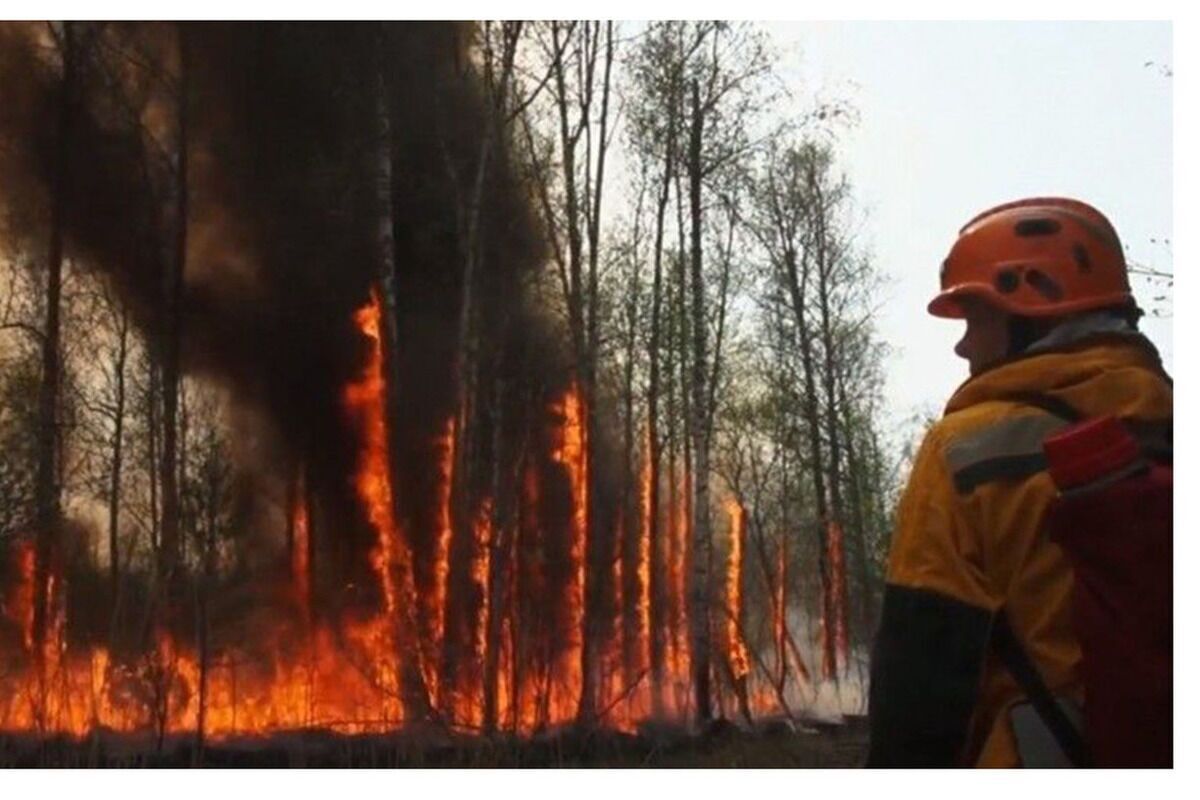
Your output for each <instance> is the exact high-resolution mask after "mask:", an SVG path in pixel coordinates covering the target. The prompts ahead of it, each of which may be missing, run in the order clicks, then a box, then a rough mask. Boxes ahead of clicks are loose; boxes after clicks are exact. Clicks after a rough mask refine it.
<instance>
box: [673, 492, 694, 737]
mask: <svg viewBox="0 0 1200 800" xmlns="http://www.w3.org/2000/svg"><path fill="white" fill-rule="evenodd" d="M688 478H689V476H688V475H687V474H684V476H683V483H682V485H681V486H679V487H678V488H677V489H676V491H675V492H674V498H673V503H672V512H671V517H672V519H673V521H674V522H673V524H672V525H671V530H670V536H671V540H670V543H669V545H670V546H669V552H670V556H669V558H668V559H667V565H668V572H669V575H668V587H667V591H668V594H669V596H670V600H669V609H670V610H669V613H670V625H669V628H668V634H669V640H670V642H671V647H670V649H669V651H668V652H669V654H670V656H669V661H668V668H669V671H670V683H671V685H672V686H673V687H674V689H675V691H674V692H673V693H672V697H671V699H672V701H673V702H674V708H673V709H672V711H673V713H675V714H676V715H682V714H683V713H684V712H685V709H686V708H687V703H688V699H689V698H688V696H687V689H688V685H689V684H690V682H691V669H692V659H691V648H690V642H689V638H688V608H687V573H688V569H689V564H690V560H689V555H690V552H689V544H690V541H689V534H690V532H691V498H690V495H689V494H688V486H689V484H690V480H688Z"/></svg>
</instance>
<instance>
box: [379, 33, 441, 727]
mask: <svg viewBox="0 0 1200 800" xmlns="http://www.w3.org/2000/svg"><path fill="white" fill-rule="evenodd" d="M385 45H386V43H385V41H384V33H383V32H382V31H381V32H380V33H379V34H378V39H377V41H376V42H375V47H376V64H375V75H374V79H375V136H376V141H375V152H374V154H373V155H374V173H375V174H374V178H375V205H376V208H375V213H376V215H377V216H376V225H375V235H376V253H377V258H378V271H377V276H378V281H379V288H380V294H381V295H382V301H383V330H382V331H381V334H382V338H383V342H382V344H383V361H384V375H385V389H384V408H385V419H386V422H387V442H388V457H389V461H390V463H389V464H388V467H389V472H390V473H391V477H392V486H393V487H397V486H398V485H399V482H398V480H397V478H398V477H399V475H400V464H399V461H400V456H399V454H400V441H399V435H398V427H399V425H398V423H399V420H400V410H399V399H400V387H401V383H400V360H399V339H400V336H399V330H398V325H399V320H398V312H397V308H398V303H397V297H396V240H395V234H394V231H393V226H394V224H395V220H394V215H393V211H392V186H393V182H392V181H393V179H392V174H393V170H392V121H391V104H390V102H389V100H388V95H387V81H386V80H385V77H384V70H383V63H384V51H385ZM401 511H402V509H401V506H400V492H399V491H397V490H395V489H393V491H392V516H393V518H394V519H397V520H400V519H403V518H404V517H403V514H402V513H401ZM401 538H403V537H401ZM396 544H397V550H398V551H399V553H400V555H399V558H398V559H397V561H398V562H399V563H398V564H397V565H396V567H397V571H398V573H399V575H398V577H399V586H400V596H401V600H400V605H401V607H402V608H401V612H400V615H401V618H400V619H399V620H397V621H396V624H397V627H398V629H399V641H398V648H399V650H400V652H399V653H398V656H399V657H400V658H401V659H402V667H401V684H402V685H401V691H402V693H403V695H404V704H405V709H406V713H411V714H412V716H413V718H415V719H418V720H424V719H428V718H429V716H430V708H431V706H430V697H429V689H428V686H427V684H426V682H425V663H426V661H427V660H428V659H430V658H432V657H433V654H431V653H425V652H423V650H422V648H421V645H420V642H419V636H418V634H417V627H416V617H415V609H414V608H413V604H414V601H415V599H416V589H415V585H414V580H415V578H414V575H413V571H412V566H413V565H412V549H411V547H410V546H409V543H408V542H407V541H399V542H397V543H396Z"/></svg>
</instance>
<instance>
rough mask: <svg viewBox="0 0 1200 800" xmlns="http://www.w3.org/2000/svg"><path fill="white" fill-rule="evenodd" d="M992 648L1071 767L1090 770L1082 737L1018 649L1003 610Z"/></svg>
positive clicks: (1027, 659) (997, 619)
mask: <svg viewBox="0 0 1200 800" xmlns="http://www.w3.org/2000/svg"><path fill="white" fill-rule="evenodd" d="M992 646H993V647H994V648H995V650H996V654H997V655H999V656H1000V660H1001V661H1003V662H1004V666H1005V667H1007V668H1008V671H1009V673H1011V674H1012V676H1013V678H1015V679H1016V681H1017V685H1019V686H1020V687H1021V690H1022V691H1024V692H1025V695H1026V697H1028V698H1029V702H1030V703H1032V704H1033V707H1034V709H1035V710H1036V711H1037V712H1038V716H1040V717H1041V718H1042V722H1044V723H1045V724H1046V727H1047V728H1049V729H1050V733H1051V734H1053V736H1054V739H1055V741H1057V742H1058V746H1059V747H1061V748H1062V751H1063V753H1064V754H1065V755H1066V756H1067V758H1068V759H1070V761H1071V763H1072V764H1073V765H1075V766H1076V767H1091V766H1094V764H1093V761H1092V755H1091V752H1090V751H1089V749H1088V746H1087V743H1086V742H1084V740H1083V735H1082V734H1081V733H1080V732H1079V729H1078V728H1076V727H1075V725H1074V724H1072V722H1071V720H1069V719H1068V718H1067V715H1066V714H1065V713H1064V712H1063V710H1062V707H1060V706H1059V704H1058V701H1056V700H1055V699H1054V695H1053V694H1052V693H1051V692H1050V689H1049V688H1048V687H1047V686H1046V682H1045V681H1044V680H1042V675H1041V673H1040V672H1038V669H1037V667H1036V666H1034V664H1033V662H1032V661H1031V660H1030V659H1029V656H1028V654H1026V652H1025V649H1024V648H1023V647H1021V643H1020V641H1019V640H1018V639H1017V635H1016V633H1014V632H1013V629H1012V626H1011V625H1009V623H1008V618H1007V617H1006V616H1005V614H1004V611H1003V610H1001V611H999V612H997V614H996V618H995V620H994V621H993V623H992Z"/></svg>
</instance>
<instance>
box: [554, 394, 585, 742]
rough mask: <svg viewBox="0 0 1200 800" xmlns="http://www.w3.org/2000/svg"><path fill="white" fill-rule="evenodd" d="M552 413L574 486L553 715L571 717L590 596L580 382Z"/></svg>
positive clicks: (559, 452)
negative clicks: (563, 640)
mask: <svg viewBox="0 0 1200 800" xmlns="http://www.w3.org/2000/svg"><path fill="white" fill-rule="evenodd" d="M551 412H552V413H553V414H555V415H556V416H557V417H559V418H561V419H562V425H561V427H560V428H559V436H558V439H559V441H558V445H557V447H556V448H555V450H554V452H553V454H552V457H553V458H554V460H555V461H556V462H557V463H559V464H561V465H562V466H563V467H564V468H565V469H566V472H567V477H568V479H569V481H570V486H571V523H570V533H569V537H570V538H569V554H568V557H569V558H570V564H571V580H570V581H569V583H568V586H567V590H566V596H565V597H564V598H563V600H564V602H565V604H566V608H567V618H568V620H569V622H568V626H569V633H568V637H569V638H568V641H567V647H566V648H565V649H564V652H563V656H562V661H561V670H560V676H561V677H560V681H559V686H558V687H557V688H558V691H557V692H556V695H557V696H556V698H555V700H554V703H553V705H554V711H553V715H554V717H555V718H556V719H569V718H570V717H571V715H572V711H573V709H574V707H575V705H576V704H577V703H578V701H579V697H580V693H581V692H582V690H583V636H584V631H583V622H584V598H585V597H586V596H587V595H586V592H587V558H586V554H587V521H588V480H587V460H586V459H587V443H586V441H585V436H586V428H585V426H584V415H585V413H586V411H585V408H584V402H583V397H582V395H581V394H580V391H579V386H578V384H576V383H572V384H571V385H570V387H568V388H567V390H566V391H565V392H564V393H563V395H562V397H561V399H559V400H558V401H557V402H555V403H554V404H553V405H552V407H551Z"/></svg>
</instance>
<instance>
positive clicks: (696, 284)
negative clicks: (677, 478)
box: [688, 82, 712, 724]
mask: <svg viewBox="0 0 1200 800" xmlns="http://www.w3.org/2000/svg"><path fill="white" fill-rule="evenodd" d="M703 136H704V116H703V112H702V111H701V108H700V87H699V85H698V84H697V83H695V82H693V83H692V118H691V132H690V136H689V141H688V179H689V184H690V185H689V196H690V200H691V253H690V255H691V281H692V287H691V289H692V345H693V346H692V349H693V355H692V387H691V388H692V397H693V400H692V425H691V428H692V436H693V438H694V441H695V445H694V447H695V455H696V471H695V474H694V475H693V481H694V482H695V486H696V489H695V507H694V508H693V509H692V514H693V519H694V520H695V522H694V530H693V537H694V540H693V541H694V545H693V547H692V552H693V558H694V569H695V585H694V586H693V587H692V604H691V605H692V639H693V644H692V675H693V678H694V681H695V689H696V717H697V720H698V721H699V722H700V723H701V724H703V723H706V722H708V721H709V720H710V719H711V718H712V705H711V699H710V686H709V683H710V678H709V664H710V639H711V631H710V624H709V611H708V607H709V596H710V586H709V577H710V572H711V563H710V562H711V560H712V531H711V513H710V512H711V509H710V508H709V496H708V492H709V464H708V453H709V442H708V431H706V430H705V426H704V425H703V424H702V421H703V420H705V419H707V418H708V389H707V384H706V379H707V369H708V368H707V352H706V346H707V343H706V336H705V334H706V330H705V329H706V327H707V326H706V325H705V308H704V275H703V269H702V266H703V258H702V250H701V240H702V235H701V234H702V230H701V229H702V225H703V218H702V214H701V205H700V201H701V197H700V192H701V186H700V179H701V164H700V149H701V145H702V142H703Z"/></svg>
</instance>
